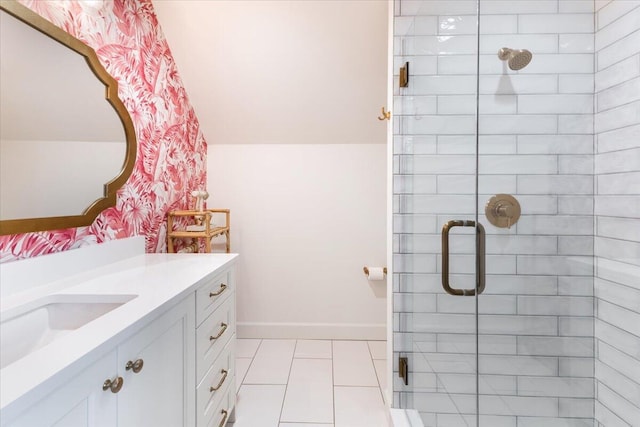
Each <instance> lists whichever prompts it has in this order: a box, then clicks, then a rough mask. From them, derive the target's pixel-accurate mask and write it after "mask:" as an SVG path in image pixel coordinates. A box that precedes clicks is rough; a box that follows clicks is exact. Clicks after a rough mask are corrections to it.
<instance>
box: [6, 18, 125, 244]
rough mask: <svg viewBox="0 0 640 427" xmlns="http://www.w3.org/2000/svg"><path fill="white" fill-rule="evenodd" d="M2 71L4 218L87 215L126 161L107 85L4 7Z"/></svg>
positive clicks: (77, 56) (120, 122)
mask: <svg viewBox="0 0 640 427" xmlns="http://www.w3.org/2000/svg"><path fill="white" fill-rule="evenodd" d="M60 31H61V30H60ZM65 34H66V33H65ZM73 41H74V42H76V43H78V41H77V40H75V39H73ZM83 47H85V48H87V49H90V48H88V47H86V46H83ZM94 55H95V53H94ZM0 71H1V74H0V221H3V222H4V221H6V220H18V219H34V218H48V217H66V216H78V215H82V214H83V213H84V212H85V211H86V210H87V209H88V208H89V207H90V206H92V205H93V204H94V202H96V201H97V200H99V199H101V198H103V197H105V196H106V194H105V191H106V190H107V189H106V188H105V187H106V186H105V184H107V183H109V182H110V181H112V180H114V179H115V178H116V177H118V176H119V174H121V172H122V171H123V168H125V166H126V165H125V159H126V158H127V152H128V148H127V136H126V135H125V128H124V127H123V122H124V119H122V118H121V117H120V116H119V114H118V113H119V112H120V111H116V109H115V108H114V106H112V105H111V104H110V102H109V100H107V99H106V97H105V95H106V90H107V88H106V87H105V83H103V82H102V81H100V80H99V79H98V77H97V76H96V74H94V72H93V71H92V69H91V68H90V66H89V64H88V61H87V60H86V59H85V57H84V56H83V55H81V54H79V53H78V52H76V51H75V50H72V49H70V48H69V47H67V46H65V45H64V44H62V43H61V42H59V41H57V40H55V39H54V38H52V37H49V36H47V35H46V34H43V33H42V32H40V31H38V30H36V29H35V28H32V27H31V26H30V25H27V24H26V23H25V22H22V21H21V20H19V19H17V18H15V17H14V16H12V15H11V14H9V13H7V12H5V11H4V10H0ZM109 78H110V77H109ZM111 89H112V90H113V88H111ZM118 102H119V100H118ZM122 110H124V108H122ZM127 119H128V121H129V122H130V118H129V117H127ZM134 141H135V140H134ZM134 143H135V142H134ZM134 153H135V152H134ZM129 160H130V159H129ZM122 181H123V182H124V180H122ZM120 185H121V184H120ZM113 200H114V201H115V196H114V197H113ZM105 207H106V206H105ZM103 209H104V207H103ZM97 213H98V212H96V215H97ZM94 218H95V216H94ZM92 220H93V218H91V221H92ZM91 221H89V223H90V222H91ZM3 224H6V223H3ZM58 224H59V222H58V223H56V225H58ZM39 228H40V229H46V228H42V227H39ZM2 231H3V234H5V233H6V231H8V230H6V229H5V228H4V227H3V230H2ZM33 231H36V230H33Z"/></svg>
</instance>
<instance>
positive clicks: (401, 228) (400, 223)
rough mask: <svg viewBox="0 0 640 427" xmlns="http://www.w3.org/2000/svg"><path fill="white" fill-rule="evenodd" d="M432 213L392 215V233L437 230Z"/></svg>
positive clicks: (431, 231) (430, 231)
mask: <svg viewBox="0 0 640 427" xmlns="http://www.w3.org/2000/svg"><path fill="white" fill-rule="evenodd" d="M438 230H439V229H438V227H437V225H436V217H435V216H434V215H415V214H414V215H398V214H397V215H394V216H393V232H394V233H433V232H438Z"/></svg>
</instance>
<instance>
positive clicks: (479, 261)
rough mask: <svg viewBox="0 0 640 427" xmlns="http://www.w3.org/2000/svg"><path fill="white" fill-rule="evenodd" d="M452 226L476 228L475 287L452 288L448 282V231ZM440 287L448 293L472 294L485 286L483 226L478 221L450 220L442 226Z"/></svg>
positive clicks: (479, 292)
mask: <svg viewBox="0 0 640 427" xmlns="http://www.w3.org/2000/svg"><path fill="white" fill-rule="evenodd" d="M453 227H474V228H475V229H476V287H475V289H458V288H452V287H451V284H450V283H449V231H450V230H451V229H452V228H453ZM442 287H443V288H444V290H445V292H447V293H448V294H450V295H458V296H473V295H476V291H477V293H478V295H480V294H481V293H482V291H484V287H485V236H484V227H483V226H482V224H480V223H479V222H478V223H476V222H475V221H463V220H451V221H449V222H447V223H446V224H445V225H444V226H443V227H442Z"/></svg>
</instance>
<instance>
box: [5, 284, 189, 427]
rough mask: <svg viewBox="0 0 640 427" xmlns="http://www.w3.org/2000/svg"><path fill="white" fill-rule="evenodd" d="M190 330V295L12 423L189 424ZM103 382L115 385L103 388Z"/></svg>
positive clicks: (15, 426)
mask: <svg viewBox="0 0 640 427" xmlns="http://www.w3.org/2000/svg"><path fill="white" fill-rule="evenodd" d="M194 329H195V309H194V296H193V294H192V295H190V296H188V297H187V298H185V299H184V300H183V301H182V302H180V303H179V304H178V305H176V306H174V307H173V308H171V309H169V311H167V312H166V313H164V314H162V315H161V316H160V317H158V318H156V319H155V320H153V321H152V322H151V323H150V324H149V325H147V326H145V327H143V328H142V329H141V330H140V331H138V332H137V333H135V334H134V335H133V336H132V337H131V338H129V339H127V340H126V341H124V342H123V343H122V344H120V345H119V346H117V348H116V349H114V350H112V351H110V352H109V353H108V354H107V355H106V356H104V357H102V358H101V359H100V360H99V361H97V362H95V363H92V364H91V366H89V367H88V368H87V369H85V370H83V371H82V372H81V373H80V374H78V375H77V376H75V377H74V378H73V379H71V380H70V381H69V382H68V383H66V384H65V385H63V386H61V387H59V388H57V389H54V390H53V391H51V392H50V393H49V396H48V397H45V398H44V399H42V400H41V401H40V402H38V403H37V404H35V405H33V406H32V407H31V408H29V409H28V410H27V411H25V413H24V415H22V416H21V417H19V418H18V419H17V420H16V421H14V422H13V423H11V424H10V426H11V427H35V426H43V427H44V426H56V427H63V426H64V427H85V426H86V427H112V426H118V427H141V426H157V427H164V426H166V427H180V426H183V427H192V426H193V425H194V424H195V413H194V411H193V410H189V408H192V407H195V384H194V378H195V363H194V357H195V356H194V340H193V337H194V333H193V331H194ZM129 362H131V363H130V364H129ZM136 362H137V364H136ZM140 368H141V369H140ZM134 370H136V371H138V372H134ZM107 380H109V381H111V382H112V383H113V385H111V386H110V387H109V386H107V384H105V381H107ZM120 381H121V382H120Z"/></svg>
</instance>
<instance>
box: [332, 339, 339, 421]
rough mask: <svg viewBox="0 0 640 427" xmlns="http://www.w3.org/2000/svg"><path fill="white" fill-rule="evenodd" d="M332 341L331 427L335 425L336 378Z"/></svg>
mask: <svg viewBox="0 0 640 427" xmlns="http://www.w3.org/2000/svg"><path fill="white" fill-rule="evenodd" d="M333 341H334V340H331V409H333V427H336V423H337V422H338V420H337V419H336V384H335V382H336V380H335V375H334V372H333V366H334V364H333Z"/></svg>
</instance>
